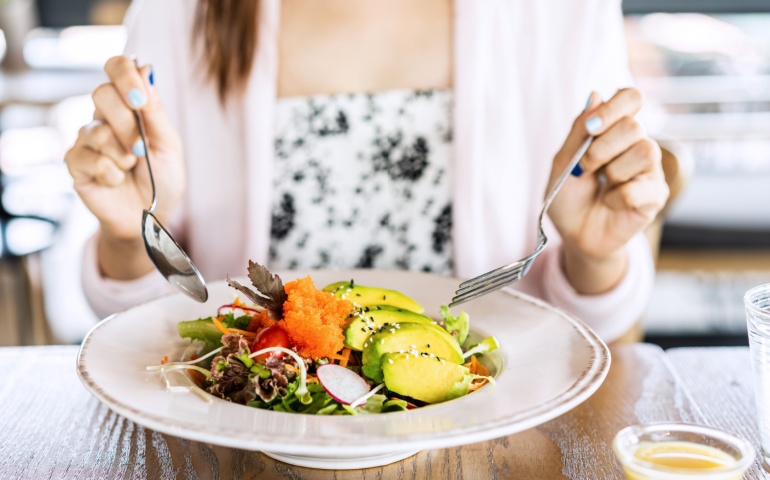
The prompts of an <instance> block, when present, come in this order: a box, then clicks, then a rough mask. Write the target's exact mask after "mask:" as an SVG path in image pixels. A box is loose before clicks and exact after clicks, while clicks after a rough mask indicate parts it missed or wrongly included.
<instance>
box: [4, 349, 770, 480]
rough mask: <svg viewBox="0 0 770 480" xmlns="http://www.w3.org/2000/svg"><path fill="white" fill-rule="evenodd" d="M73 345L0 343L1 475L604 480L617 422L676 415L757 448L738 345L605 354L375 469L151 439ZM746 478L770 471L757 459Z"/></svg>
mask: <svg viewBox="0 0 770 480" xmlns="http://www.w3.org/2000/svg"><path fill="white" fill-rule="evenodd" d="M76 354H77V347H74V346H62V347H18V348H13V347H8V348H0V365H2V366H3V371H4V377H5V378H4V381H3V382H2V384H0V478H3V479H5V478H9V479H10V478H13V479H15V478H34V479H38V478H124V477H131V478H172V477H173V478H177V477H181V478H266V479H281V478H286V479H332V478H334V479H353V478H356V479H391V478H393V479H433V478H436V479H468V478H472V479H487V478H490V479H492V478H494V479H505V478H511V479H514V478H515V479H519V478H526V479H537V478H544V479H557V478H570V479H612V478H623V474H622V471H621V469H620V465H619V464H618V462H617V461H616V460H615V458H614V456H613V453H612V450H611V448H610V445H611V442H612V438H613V436H614V435H615V433H616V432H617V431H618V430H620V429H621V428H623V427H625V426H627V425H631V424H635V423H640V422H659V421H685V422H692V423H698V424H702V425H708V426H712V427H716V428H719V429H722V430H725V431H728V432H731V433H734V434H737V435H739V436H741V437H743V438H746V439H748V440H750V441H751V442H752V443H754V445H755V446H756V447H757V449H758V448H759V447H758V446H759V436H758V433H757V427H756V425H755V422H754V417H755V406H754V396H753V389H752V383H751V366H750V362H749V352H748V349H747V348H744V347H735V348H682V349H672V350H668V351H667V352H664V351H663V350H661V349H660V348H658V347H656V346H653V345H648V344H635V345H624V346H619V347H616V348H613V349H612V368H611V369H610V372H609V374H608V376H607V379H606V380H605V382H604V384H603V385H602V386H601V387H600V388H599V390H598V391H597V392H596V393H595V394H594V395H593V396H592V397H591V398H590V399H588V400H587V401H586V402H584V403H583V404H582V405H580V406H578V407H577V408H575V409H573V410H572V411H570V412H568V413H567V414H564V415H562V416H561V417H558V418H556V419H554V420H552V421H550V422H548V423H545V424H543V425H541V426H539V427H537V428H533V429H530V430H527V431H524V432H521V433H518V434H515V435H510V436H508V437H503V438H498V439H495V440H490V441H487V442H481V443H475V444H471V445H465V446H461V447H454V448H446V449H439V450H428V451H423V452H420V453H418V454H417V455H415V456H413V457H411V458H408V459H406V460H403V461H401V462H398V463H395V464H392V465H388V466H385V467H382V468H371V469H366V470H354V471H336V472H335V471H327V470H313V469H307V468H300V467H294V466H290V465H286V464H284V463H281V462H277V461H275V460H272V459H270V458H269V457H267V456H265V455H263V454H261V453H259V452H248V451H243V450H235V449H232V448H225V447H216V446H210V445H205V444H202V443H198V442H193V441H188V440H183V439H180V438H176V437H173V436H170V435H165V434H160V433H157V432H154V431H151V430H149V429H146V428H144V427H141V426H139V425H136V424H134V423H132V422H130V421H128V420H126V419H124V418H123V417H120V416H118V415H116V414H114V413H112V412H111V411H110V410H109V409H107V408H106V407H104V406H103V405H102V404H100V403H99V402H98V401H97V400H96V399H95V398H94V397H92V396H91V395H90V394H89V393H88V392H87V391H86V389H85V388H84V387H83V386H82V385H81V384H80V381H79V380H78V378H77V376H76V374H75V356H76ZM746 478H770V474H768V473H766V472H765V470H763V469H762V466H761V464H760V462H759V460H757V461H755V462H754V464H753V465H752V467H751V469H750V470H749V472H748V473H747V475H746Z"/></svg>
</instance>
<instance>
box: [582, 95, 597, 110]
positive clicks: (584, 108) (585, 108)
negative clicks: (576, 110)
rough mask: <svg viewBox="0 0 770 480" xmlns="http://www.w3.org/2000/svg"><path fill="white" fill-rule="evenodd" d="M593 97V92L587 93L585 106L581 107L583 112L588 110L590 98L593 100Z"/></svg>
mask: <svg viewBox="0 0 770 480" xmlns="http://www.w3.org/2000/svg"><path fill="white" fill-rule="evenodd" d="M593 98H594V92H591V93H589V94H588V100H586V106H585V107H583V111H584V112H585V111H586V110H588V107H590V106H591V100H593Z"/></svg>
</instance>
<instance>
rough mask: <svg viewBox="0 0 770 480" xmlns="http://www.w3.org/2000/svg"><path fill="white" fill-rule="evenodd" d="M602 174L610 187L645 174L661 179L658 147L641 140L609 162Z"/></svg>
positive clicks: (647, 140) (661, 171)
mask: <svg viewBox="0 0 770 480" xmlns="http://www.w3.org/2000/svg"><path fill="white" fill-rule="evenodd" d="M594 144H596V142H594ZM602 173H603V174H604V176H605V178H606V179H607V181H608V183H609V184H610V185H616V184H620V183H624V182H627V181H629V180H631V179H632V178H634V177H636V176H639V175H643V174H646V173H655V174H656V176H658V177H662V176H663V168H662V166H661V153H660V147H659V146H658V144H657V143H656V142H655V141H654V140H651V139H649V138H643V139H641V140H640V141H638V142H636V143H634V144H633V145H632V146H631V148H629V149H628V150H626V151H625V152H623V153H622V154H621V155H619V156H618V157H617V158H615V159H614V160H612V161H611V162H609V163H608V164H607V165H606V166H605V167H604V169H603V170H602Z"/></svg>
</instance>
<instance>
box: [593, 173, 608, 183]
mask: <svg viewBox="0 0 770 480" xmlns="http://www.w3.org/2000/svg"><path fill="white" fill-rule="evenodd" d="M596 179H597V180H598V181H599V183H601V184H602V185H604V184H605V183H607V175H605V174H604V172H599V175H597V176H596Z"/></svg>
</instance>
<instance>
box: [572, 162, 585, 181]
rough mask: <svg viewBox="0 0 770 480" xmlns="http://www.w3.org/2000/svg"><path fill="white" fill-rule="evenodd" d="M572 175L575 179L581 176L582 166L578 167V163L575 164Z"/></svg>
mask: <svg viewBox="0 0 770 480" xmlns="http://www.w3.org/2000/svg"><path fill="white" fill-rule="evenodd" d="M572 175H573V176H575V177H579V176H581V175H583V166H582V165H580V162H578V163H576V164H575V168H573V169H572Z"/></svg>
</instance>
